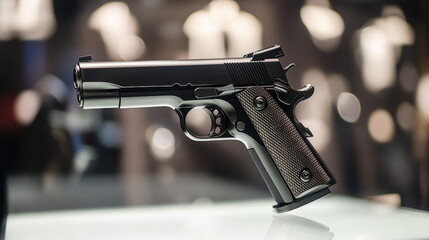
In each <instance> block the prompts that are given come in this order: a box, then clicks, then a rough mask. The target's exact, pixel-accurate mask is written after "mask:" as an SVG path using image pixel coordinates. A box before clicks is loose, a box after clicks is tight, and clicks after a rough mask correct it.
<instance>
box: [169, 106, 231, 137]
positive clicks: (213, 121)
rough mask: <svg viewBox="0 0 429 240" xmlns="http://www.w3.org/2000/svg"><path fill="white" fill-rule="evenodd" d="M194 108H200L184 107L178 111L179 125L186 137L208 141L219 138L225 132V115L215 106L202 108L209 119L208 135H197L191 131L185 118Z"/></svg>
mask: <svg viewBox="0 0 429 240" xmlns="http://www.w3.org/2000/svg"><path fill="white" fill-rule="evenodd" d="M195 108H201V107H185V108H179V109H178V112H179V115H180V116H181V117H180V119H181V120H180V125H181V127H182V130H183V132H184V133H185V134H186V135H188V136H189V137H191V138H193V139H208V138H214V137H220V136H222V135H223V134H224V133H225V132H226V122H227V121H226V114H225V113H224V112H223V111H222V110H221V109H220V108H219V107H217V106H203V107H202V108H203V109H204V111H205V112H206V114H207V115H208V117H209V119H210V130H209V131H208V133H207V134H201V135H199V134H197V133H196V132H195V131H192V130H191V129H190V128H189V126H187V123H186V118H187V117H188V114H189V112H191V111H192V110H193V109H195Z"/></svg>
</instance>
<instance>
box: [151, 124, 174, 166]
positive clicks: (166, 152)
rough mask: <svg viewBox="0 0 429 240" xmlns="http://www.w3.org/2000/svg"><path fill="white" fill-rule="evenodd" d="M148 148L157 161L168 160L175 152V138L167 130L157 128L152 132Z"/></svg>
mask: <svg viewBox="0 0 429 240" xmlns="http://www.w3.org/2000/svg"><path fill="white" fill-rule="evenodd" d="M150 147H151V150H152V153H153V155H154V156H155V157H156V158H157V159H158V160H161V161H162V160H168V159H170V158H171V157H172V156H173V154H174V152H175V150H176V148H175V137H174V135H173V133H172V132H171V131H170V130H169V129H167V128H165V127H159V128H157V129H156V130H155V131H154V132H153V135H152V139H151V142H150Z"/></svg>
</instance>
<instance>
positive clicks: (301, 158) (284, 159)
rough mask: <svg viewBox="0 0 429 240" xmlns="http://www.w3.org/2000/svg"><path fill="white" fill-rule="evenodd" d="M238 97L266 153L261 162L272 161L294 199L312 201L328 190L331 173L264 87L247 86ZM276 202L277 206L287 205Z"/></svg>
mask: <svg viewBox="0 0 429 240" xmlns="http://www.w3.org/2000/svg"><path fill="white" fill-rule="evenodd" d="M237 98H238V99H239V101H240V103H241V105H242V107H243V109H244V111H245V112H246V114H247V115H248V117H249V119H250V121H251V123H252V125H253V127H254V128H255V130H256V132H257V133H258V135H259V137H260V140H261V141H262V143H263V145H264V147H265V150H266V151H267V152H268V156H267V157H261V156H259V157H258V158H259V159H260V161H261V162H262V163H264V162H266V161H271V162H273V163H274V165H275V168H276V169H277V171H278V172H279V173H280V175H281V177H282V180H283V181H284V183H285V184H286V186H287V188H288V189H289V191H290V192H291V193H292V195H293V199H294V200H293V202H298V201H301V200H302V201H303V202H302V203H304V200H305V199H306V200H307V201H308V200H310V201H311V200H313V198H314V197H315V196H316V195H320V194H321V193H324V194H323V195H326V194H327V193H329V190H328V189H327V188H328V187H329V186H331V185H333V184H334V183H335V180H334V178H333V176H332V175H331V173H330V172H329V170H328V169H327V167H326V166H325V164H324V163H323V161H322V159H321V158H320V156H319V155H318V154H317V152H316V151H315V150H314V148H313V147H312V146H311V144H310V143H309V142H308V140H307V139H306V138H305V137H304V136H303V134H301V133H300V132H299V131H298V130H297V126H295V123H294V122H292V121H291V119H290V118H289V117H288V116H287V114H286V113H285V112H284V111H283V109H282V108H281V107H280V106H279V105H278V103H277V102H276V100H275V99H274V98H273V97H272V96H271V94H270V93H269V92H267V91H266V90H265V89H264V88H263V87H250V88H247V89H246V90H244V91H242V92H240V93H238V94H237ZM258 101H259V102H258ZM251 155H252V154H251ZM254 160H255V159H254ZM262 165H264V164H262ZM261 173H262V172H261ZM262 175H264V174H262ZM266 182H267V181H266ZM267 185H268V186H269V183H267ZM274 185H276V186H277V188H279V186H278V185H277V184H274ZM269 187H270V186H269ZM271 188H272V186H271V187H270V190H272V189H271ZM324 190H325V191H324ZM326 190H327V191H328V192H327V191H326ZM271 192H272V193H273V191H271ZM316 193H318V194H316ZM311 195H314V197H312V198H311V197H310V196H311ZM273 196H274V194H273ZM319 197H320V196H319ZM274 198H276V197H275V196H274ZM276 201H277V202H278V203H279V206H280V205H281V206H283V205H286V204H288V203H287V202H285V201H283V202H279V201H278V199H276ZM281 206H280V207H281Z"/></svg>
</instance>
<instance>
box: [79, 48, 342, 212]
mask: <svg viewBox="0 0 429 240" xmlns="http://www.w3.org/2000/svg"><path fill="white" fill-rule="evenodd" d="M283 55H284V53H283V51H282V49H281V47H280V46H273V47H270V48H266V49H262V50H259V51H256V52H253V53H249V54H246V55H245V56H244V57H242V58H222V59H198V60H175V61H134V62H92V59H91V57H89V56H87V57H82V58H80V59H79V63H78V64H77V65H76V66H75V68H74V72H73V73H74V86H75V88H76V90H77V98H78V101H79V105H80V106H81V107H82V108H83V109H101V108H140V107H154V106H165V107H170V108H173V109H174V110H175V111H176V112H177V114H178V115H179V117H180V124H181V128H182V129H183V132H184V133H185V134H186V136H188V137H189V138H191V139H193V140H196V141H208V140H231V139H236V140H239V141H241V142H243V143H244V144H245V146H246V148H247V149H248V151H249V154H250V156H251V157H252V159H253V161H254V162H255V164H256V166H257V168H258V170H259V172H260V173H261V175H262V177H263V179H264V181H265V183H266V184H267V186H268V188H269V190H270V192H271V194H272V196H273V198H274V199H275V201H276V202H277V204H276V205H274V210H275V211H276V212H279V213H280V212H285V211H289V210H292V209H295V208H297V207H300V206H302V205H304V204H307V203H309V202H311V201H313V200H316V199H318V198H320V197H322V196H324V195H327V194H329V193H330V191H329V187H330V186H332V185H333V184H335V182H336V181H335V179H334V177H333V175H332V174H331V172H330V171H329V170H328V168H327V167H326V165H325V164H324V162H323V161H322V159H321V158H320V156H319V154H318V153H317V152H316V150H315V149H314V148H313V146H312V145H311V144H310V142H309V141H308V140H307V137H310V136H312V133H311V132H310V130H309V129H308V128H306V127H304V126H303V125H302V124H301V123H300V122H299V121H297V119H296V117H295V115H294V110H295V106H296V105H297V104H298V103H299V102H300V101H302V100H304V99H307V98H309V97H310V96H311V95H312V94H313V92H314V88H313V86H311V85H306V86H305V87H304V88H302V89H294V88H292V87H291V86H290V85H289V83H288V80H287V78H286V74H285V72H286V71H287V69H288V68H285V69H283V67H282V65H281V63H280V61H279V59H278V58H279V57H281V56H283ZM194 108H203V109H204V110H205V112H206V113H207V115H208V116H209V119H210V121H211V123H209V124H210V126H211V127H210V130H209V131H207V133H204V134H201V133H199V132H198V131H192V128H191V127H190V126H188V125H189V124H187V121H186V118H187V115H188V113H189V112H190V111H191V110H192V109H194Z"/></svg>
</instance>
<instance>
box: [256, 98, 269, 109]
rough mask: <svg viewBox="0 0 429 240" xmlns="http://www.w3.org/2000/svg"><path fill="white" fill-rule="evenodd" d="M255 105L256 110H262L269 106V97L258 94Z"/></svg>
mask: <svg viewBox="0 0 429 240" xmlns="http://www.w3.org/2000/svg"><path fill="white" fill-rule="evenodd" d="M253 106H255V108H256V110H258V111H262V110H264V109H265V108H266V107H267V99H265V98H264V97H261V96H258V97H256V98H255V99H254V100H253Z"/></svg>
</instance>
